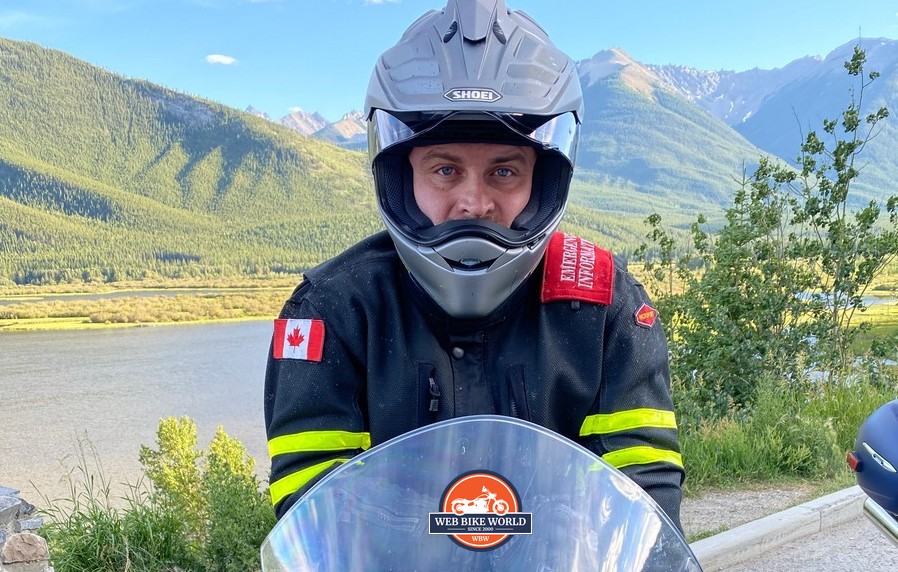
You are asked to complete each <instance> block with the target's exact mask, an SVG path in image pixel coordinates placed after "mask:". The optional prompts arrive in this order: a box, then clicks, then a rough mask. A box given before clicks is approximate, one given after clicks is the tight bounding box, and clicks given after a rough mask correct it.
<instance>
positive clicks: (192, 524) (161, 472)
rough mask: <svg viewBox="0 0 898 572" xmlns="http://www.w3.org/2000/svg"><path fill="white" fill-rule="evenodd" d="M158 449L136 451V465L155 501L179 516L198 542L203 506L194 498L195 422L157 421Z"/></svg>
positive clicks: (197, 476) (197, 471) (197, 483)
mask: <svg viewBox="0 0 898 572" xmlns="http://www.w3.org/2000/svg"><path fill="white" fill-rule="evenodd" d="M156 444H157V447H158V449H150V448H149V447H147V446H141V448H140V464H141V465H142V466H143V468H144V473H145V474H146V476H147V478H149V480H150V482H151V483H152V484H153V486H154V490H155V498H156V501H157V502H158V503H159V504H160V505H162V506H165V507H168V508H169V509H170V510H172V511H174V512H177V513H180V514H181V515H182V518H183V519H184V523H185V525H186V526H187V529H188V531H189V536H190V537H191V538H192V539H194V542H196V543H200V542H201V539H202V536H203V529H204V525H205V503H204V502H203V498H202V497H201V496H199V495H197V491H199V490H200V486H201V483H202V475H201V473H200V467H199V466H198V462H199V461H200V459H201V458H202V456H203V455H202V453H201V452H200V451H197V449H196V444H197V438H196V423H194V422H193V421H192V420H191V419H189V418H187V417H182V418H181V419H175V418H173V417H168V418H166V419H162V420H161V421H160V422H159V428H158V430H157V432H156Z"/></svg>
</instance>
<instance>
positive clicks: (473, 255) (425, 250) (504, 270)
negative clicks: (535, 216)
mask: <svg viewBox="0 0 898 572" xmlns="http://www.w3.org/2000/svg"><path fill="white" fill-rule="evenodd" d="M550 234H551V231H550ZM392 237H393V243H394V244H395V245H396V251H397V252H398V253H399V257H400V259H401V260H402V262H403V264H404V265H405V267H406V268H407V269H408V270H409V273H410V274H411V275H412V277H413V278H414V280H415V282H417V283H418V285H419V286H420V287H421V288H422V289H423V290H424V291H425V292H426V293H427V294H428V295H429V296H430V297H431V298H432V299H433V300H434V301H435V302H436V303H437V304H438V305H439V306H440V307H441V308H443V310H444V311H445V312H446V313H447V314H449V315H450V316H452V317H454V318H461V319H475V318H483V317H485V316H487V315H489V314H490V313H491V312H493V310H495V309H496V308H498V307H499V305H500V304H502V302H504V301H505V300H506V299H507V298H508V297H509V296H510V295H511V294H512V292H514V290H516V289H517V287H518V286H520V285H521V284H522V283H523V282H524V281H525V280H526V279H527V277H528V276H530V274H531V273H532V272H533V270H534V269H535V268H536V267H537V266H538V265H539V263H540V261H541V260H542V256H543V253H544V252H545V250H546V247H547V246H548V240H545V239H542V240H537V241H535V242H534V243H533V244H532V246H521V247H515V248H507V247H504V246H500V245H498V244H495V243H491V242H490V241H488V240H486V239H484V238H474V237H471V238H458V239H455V240H452V241H449V242H447V243H445V244H443V245H440V246H438V247H430V246H422V245H418V244H415V243H414V242H412V241H410V240H408V239H407V238H406V237H404V236H402V235H401V234H399V233H395V234H392Z"/></svg>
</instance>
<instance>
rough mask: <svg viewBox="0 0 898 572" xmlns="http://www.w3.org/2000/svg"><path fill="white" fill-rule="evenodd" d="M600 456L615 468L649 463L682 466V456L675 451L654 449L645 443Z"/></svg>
mask: <svg viewBox="0 0 898 572" xmlns="http://www.w3.org/2000/svg"><path fill="white" fill-rule="evenodd" d="M602 458H603V459H605V460H606V461H608V464H610V465H611V466H612V467H615V468H617V469H620V468H623V467H628V466H630V465H648V464H649V463H670V464H672V465H676V466H678V467H682V466H683V456H682V455H680V454H679V453H677V452H676V451H668V450H666V449H656V448H654V447H647V446H645V445H643V446H639V447H627V448H626V449H620V450H617V451H611V452H610V453H605V454H604V455H602Z"/></svg>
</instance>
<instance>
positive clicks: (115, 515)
mask: <svg viewBox="0 0 898 572" xmlns="http://www.w3.org/2000/svg"><path fill="white" fill-rule="evenodd" d="M92 455H93V457H94V459H95V461H96V452H95V451H94V452H93V453H92ZM69 485H70V490H71V493H70V496H69V498H67V499H63V500H56V501H49V500H47V499H45V504H46V505H48V506H50V508H49V509H47V510H46V511H45V513H46V514H47V516H48V517H49V522H47V523H46V524H45V525H44V526H43V527H42V528H41V534H42V535H44V536H45V537H46V539H47V542H48V546H49V548H50V558H51V561H52V563H53V567H54V569H55V570H56V571H57V572H83V571H84V570H99V571H110V572H111V571H120V570H131V571H134V572H159V571H166V570H170V571H175V570H198V568H197V560H196V558H195V557H194V556H193V554H192V553H191V550H190V549H189V547H188V546H187V545H186V544H185V542H184V534H185V528H184V521H183V519H182V518H181V515H180V514H179V513H178V512H176V511H174V510H172V509H171V507H168V506H164V505H161V504H158V503H157V502H156V499H155V498H154V497H153V495H151V494H150V492H149V490H148V489H147V488H146V487H145V486H143V485H142V484H138V485H132V486H129V487H128V492H127V493H126V495H125V497H124V499H122V500H123V501H124V506H122V503H121V502H118V503H116V502H115V499H111V498H110V485H109V483H108V481H107V480H106V479H105V477H104V476H103V472H102V468H101V467H100V465H99V462H96V463H95V469H93V470H91V468H90V467H89V463H88V458H87V455H86V454H85V444H84V443H83V442H82V443H79V465H78V466H77V467H76V468H75V470H74V475H73V476H70V479H69Z"/></svg>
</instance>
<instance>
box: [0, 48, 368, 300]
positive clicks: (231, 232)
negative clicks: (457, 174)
mask: <svg viewBox="0 0 898 572" xmlns="http://www.w3.org/2000/svg"><path fill="white" fill-rule="evenodd" d="M0 55H2V61H3V65H2V66H0V281H8V280H12V281H15V282H32V283H41V282H58V281H80V280H83V279H88V280H120V279H124V278H140V277H147V276H154V275H161V276H177V275H182V276H183V275H191V274H192V275H206V276H214V275H220V274H247V273H249V274H252V273H267V272H270V271H289V272H297V271H300V270H302V269H304V268H307V267H309V266H310V265H312V264H314V263H316V262H318V261H320V260H321V259H323V258H325V257H327V256H330V255H333V254H335V253H337V252H339V251H340V250H341V249H342V248H344V247H345V246H347V245H348V244H351V243H352V242H354V241H355V240H358V239H359V238H361V237H362V236H364V235H366V234H369V233H370V232H373V231H375V230H377V229H378V228H380V221H379V219H378V217H377V215H376V211H375V207H374V203H373V197H372V196H371V192H370V179H369V174H368V169H367V167H366V165H365V157H364V156H363V155H362V154H361V153H357V152H351V151H347V150H344V149H342V148H339V147H335V146H333V145H331V144H328V143H325V142H323V141H319V140H316V139H308V138H304V137H300V136H298V135H297V134H296V133H295V132H293V131H292V130H290V129H288V128H286V127H283V126H280V125H277V124H275V123H272V122H269V121H266V120H264V119H262V118H259V117H256V116H255V115H252V114H249V113H244V112H240V111H236V110H233V109H230V108H227V107H224V106H222V105H219V104H216V103H214V102H210V101H205V100H202V99H198V98H194V97H190V96H187V95H184V94H180V93H177V92H174V91H171V90H168V89H165V88H163V87H160V86H158V85H154V84H152V83H149V82H146V81H140V80H130V79H125V78H122V77H120V76H117V75H114V74H111V73H109V72H107V71H105V70H102V69H100V68H97V67H95V66H91V65H89V64H87V63H85V62H82V61H79V60H77V59H75V58H72V57H71V56H68V55H67V54H64V53H62V52H58V51H53V50H47V49H44V48H42V47H39V46H37V45H35V44H30V43H22V42H13V41H8V40H4V39H0Z"/></svg>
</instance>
